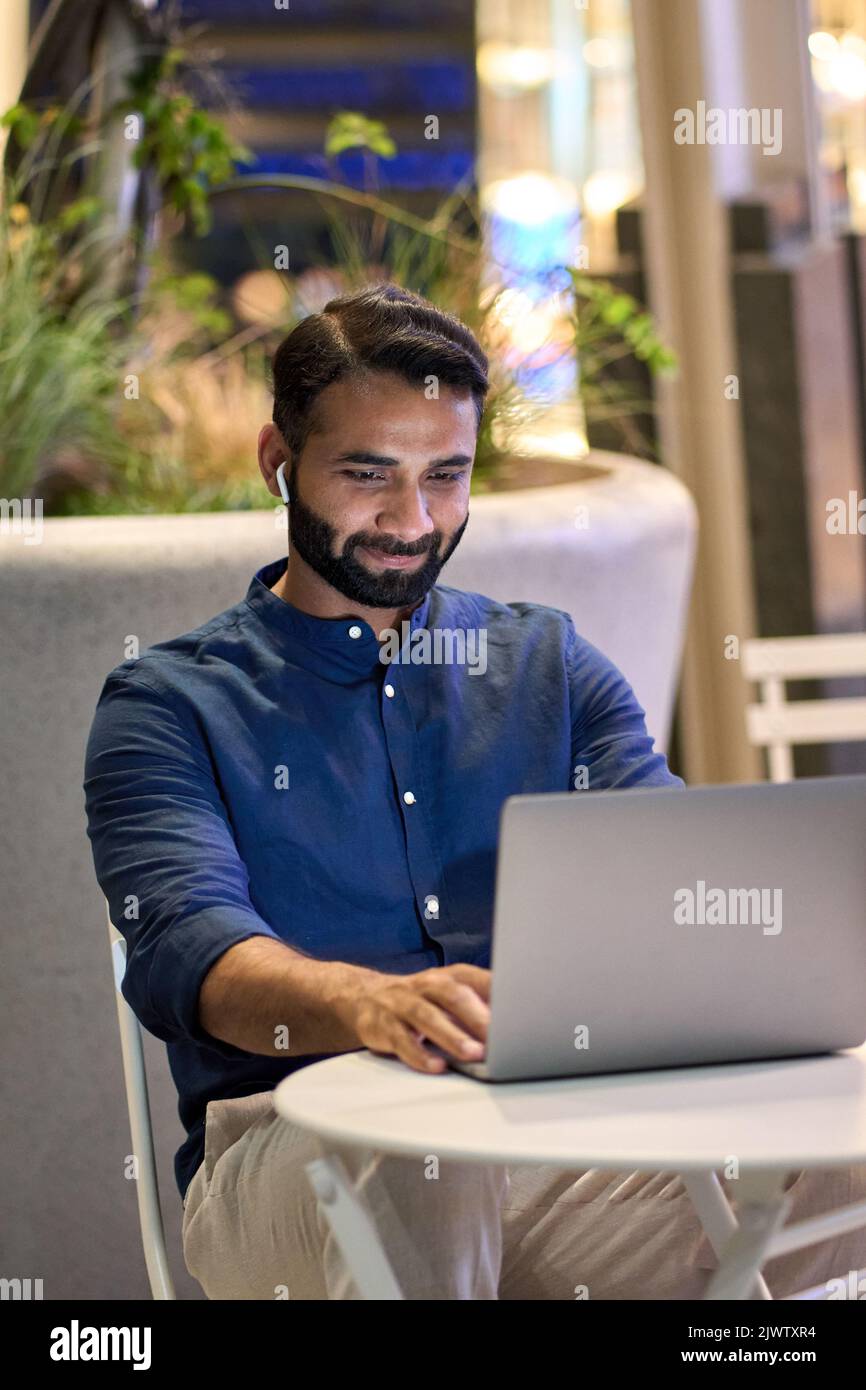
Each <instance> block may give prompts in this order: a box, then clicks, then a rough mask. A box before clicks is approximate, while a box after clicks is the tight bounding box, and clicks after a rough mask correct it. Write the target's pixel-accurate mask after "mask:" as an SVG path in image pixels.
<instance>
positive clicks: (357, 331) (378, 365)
mask: <svg viewBox="0 0 866 1390" xmlns="http://www.w3.org/2000/svg"><path fill="white" fill-rule="evenodd" d="M487 365H488V364H487V358H486V356H485V355H484V353H483V352H482V350H481V348H480V346H479V344H478V342H477V340H476V338H475V336H474V334H472V333H471V332H470V330H469V329H468V328H467V327H466V325H465V324H464V323H461V322H460V320H459V319H456V318H453V317H452V315H451V314H445V313H443V312H442V310H441V309H437V308H436V306H435V305H434V304H431V303H430V302H429V300H426V299H422V297H421V296H420V295H419V294H413V293H412V291H411V290H404V289H400V287H399V286H398V285H373V286H371V287H370V288H368V289H364V290H359V291H357V292H356V293H354V294H347V295H343V296H341V297H340V298H339V299H332V300H331V301H330V303H329V304H326V305H325V308H324V310H323V311H322V313H321V314H311V315H310V316H309V317H308V318H305V319H303V320H302V321H301V322H300V323H299V324H298V325H297V326H296V327H295V328H293V329H292V331H291V333H290V334H289V335H288V337H286V338H284V339H283V341H282V342H281V343H280V346H279V347H278V348H277V350H276V352H275V353H274V358H273V362H272V364H271V372H272V378H273V391H274V415H273V419H274V424H275V425H276V426H277V428H278V429H279V431H280V433H281V434H282V436H283V439H284V440H285V441H286V444H287V446H288V448H289V451H290V453H291V454H292V456H293V458H294V459H297V457H298V455H299V454H300V452H301V450H302V449H303V447H304V443H305V441H306V439H307V436H308V434H309V432H310V429H311V425H312V421H311V412H312V407H313V405H314V403H315V401H316V398H317V397H318V396H319V394H320V393H321V392H322V391H324V389H325V387H326V386H330V385H331V383H332V382H334V381H339V380H340V378H341V377H345V376H351V375H352V374H353V373H355V372H359V371H363V370H364V369H369V370H379V371H388V372H397V373H398V374H399V375H400V376H402V377H404V378H405V379H406V380H407V381H411V382H417V383H418V384H419V385H422V384H424V383H425V380H426V378H427V377H429V376H435V377H437V378H438V380H439V381H440V382H444V383H445V385H447V386H466V387H468V388H469V389H470V390H471V392H472V394H473V396H474V398H475V406H476V410H477V412H478V422H479V424H480V423H481V415H482V412H483V410H484V397H485V395H486V394H487V388H488V381H487Z"/></svg>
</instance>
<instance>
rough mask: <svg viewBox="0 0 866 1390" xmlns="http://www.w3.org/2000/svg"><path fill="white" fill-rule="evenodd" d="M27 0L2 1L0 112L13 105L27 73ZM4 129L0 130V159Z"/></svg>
mask: <svg viewBox="0 0 866 1390" xmlns="http://www.w3.org/2000/svg"><path fill="white" fill-rule="evenodd" d="M29 9H30V6H29V4H28V0H4V3H3V18H2V22H0V24H2V27H0V115H2V113H3V112H4V111H8V110H9V107H10V106H14V105H15V102H16V101H17V100H18V95H19V93H20V91H21V88H22V86H23V85H24V78H25V76H26V74H27V41H28V19H29ZM6 138H7V132H6V131H5V130H2V131H0V159H2V158H3V148H4V146H5V143H6Z"/></svg>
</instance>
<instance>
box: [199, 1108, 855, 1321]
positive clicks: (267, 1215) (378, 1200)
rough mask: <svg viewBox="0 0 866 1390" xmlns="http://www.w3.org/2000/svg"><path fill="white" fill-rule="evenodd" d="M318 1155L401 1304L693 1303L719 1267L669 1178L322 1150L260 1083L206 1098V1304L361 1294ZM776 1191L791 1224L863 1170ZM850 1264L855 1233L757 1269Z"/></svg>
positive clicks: (785, 1281)
mask: <svg viewBox="0 0 866 1390" xmlns="http://www.w3.org/2000/svg"><path fill="white" fill-rule="evenodd" d="M324 1153H329V1154H338V1155H339V1156H340V1158H341V1159H342V1161H343V1163H344V1164H345V1166H346V1169H347V1171H348V1173H349V1176H350V1177H351V1178H352V1179H353V1181H354V1183H355V1186H356V1188H357V1189H358V1191H359V1192H360V1193H361V1195H362V1197H363V1200H364V1202H365V1204H366V1206H367V1209H368V1210H369V1212H370V1215H371V1216H372V1218H373V1221H374V1222H375V1225H376V1229H377V1231H378V1233H379V1237H380V1239H381V1242H382V1246H383V1248H384V1250H385V1252H386V1254H387V1256H388V1258H389V1260H390V1263H391V1267H392V1269H393V1270H394V1274H395V1277H396V1279H397V1282H398V1283H399V1285H400V1288H401V1289H402V1291H403V1294H404V1296H405V1297H406V1298H407V1299H425V1300H426V1299H434V1300H447V1299H497V1298H499V1299H531V1300H534V1299H570V1300H571V1299H578V1298H584V1299H585V1298H588V1299H590V1300H592V1299H688V1298H699V1297H700V1296H701V1294H702V1292H703V1290H704V1288H705V1287H706V1283H707V1280H708V1279H709V1278H710V1277H711V1271H712V1270H713V1269H715V1268H716V1260H715V1256H714V1255H713V1252H712V1250H711V1248H710V1246H709V1243H708V1241H707V1240H706V1238H705V1237H704V1236H703V1235H702V1231H701V1226H700V1223H699V1221H698V1219H697V1216H696V1215H695V1212H694V1210H693V1208H692V1205H691V1201H690V1199H689V1197H688V1194H687V1193H686V1191H685V1189H684V1187H683V1185H682V1182H681V1180H680V1179H679V1178H678V1177H676V1175H675V1174H672V1173H660V1174H652V1173H610V1172H601V1171H600V1170H598V1169H591V1170H588V1171H583V1172H564V1171H562V1170H560V1169H557V1168H553V1167H545V1166H540V1165H533V1166H513V1165H507V1166H506V1165H493V1164H474V1163H463V1162H452V1161H450V1160H443V1161H442V1162H440V1163H438V1165H437V1164H436V1162H435V1155H433V1154H431V1155H423V1156H418V1157H410V1158H407V1157H405V1156H401V1157H398V1156H394V1155H389V1154H383V1153H378V1152H375V1151H373V1150H371V1149H362V1148H355V1147H347V1146H341V1145H334V1144H332V1143H330V1142H328V1143H327V1144H322V1143H321V1142H320V1141H319V1140H317V1139H316V1138H315V1137H314V1136H312V1135H310V1134H309V1133H307V1132H306V1131H304V1130H300V1129H298V1128H297V1127H296V1126H294V1125H291V1124H289V1123H288V1122H287V1121H285V1120H282V1119H280V1118H279V1116H278V1115H277V1114H276V1112H275V1110H274V1105H273V1091H263V1092H261V1093H259V1094H257V1095H254V1096H245V1097H242V1098H240V1099H236V1100H219V1101H211V1102H210V1104H209V1105H208V1108H207V1121H206V1133H205V1156H204V1161H203V1162H202V1163H201V1165H200V1166H199V1168H198V1170H197V1172H196V1173H195V1175H194V1177H193V1180H192V1182H191V1184H190V1186H189V1189H188V1191H187V1195H186V1201H185V1203H184V1213H183V1249H184V1259H185V1261H186V1265H187V1268H188V1270H189V1272H190V1274H192V1275H193V1277H194V1278H195V1279H197V1280H198V1282H199V1283H200V1284H201V1286H202V1288H203V1289H204V1291H205V1293H206V1294H207V1296H208V1298H211V1299H279V1298H289V1299H301V1300H307V1299H312V1300H316V1299H356V1298H358V1297H359V1294H358V1291H357V1289H356V1287H355V1284H354V1282H353V1280H352V1278H351V1276H350V1274H349V1272H348V1270H347V1268H346V1266H345V1263H344V1261H343V1259H342V1257H341V1255H340V1252H339V1250H338V1249H337V1246H336V1243H335V1241H334V1238H333V1236H332V1235H331V1232H330V1228H329V1226H328V1223H327V1221H326V1220H325V1218H324V1217H323V1216H322V1215H321V1213H320V1211H319V1210H318V1206H317V1202H316V1199H315V1196H314V1194H313V1191H312V1188H311V1187H310V1183H309V1180H308V1178H307V1175H306V1172H305V1165H306V1164H307V1163H309V1162H310V1161H311V1160H312V1159H314V1158H319V1157H321V1156H322V1155H323V1154H324ZM723 1182H724V1186H725V1188H726V1190H727V1192H728V1196H729V1199H730V1200H732V1201H734V1200H735V1196H736V1193H735V1190H734V1189H735V1188H736V1183H731V1182H728V1181H725V1180H723ZM786 1186H787V1187H788V1188H789V1190H790V1194H791V1197H792V1208H791V1211H790V1213H789V1216H788V1221H797V1220H801V1219H803V1218H805V1217H807V1216H813V1215H818V1214H819V1213H821V1212H824V1211H827V1210H829V1209H831V1208H834V1207H837V1206H844V1205H846V1204H847V1203H849V1202H854V1201H862V1200H866V1165H863V1166H858V1167H855V1168H840V1169H821V1170H818V1169H813V1170H811V1171H803V1172H798V1173H792V1174H791V1175H790V1176H789V1178H788V1181H787V1184H786ZM735 1210H736V1208H735ZM860 1268H866V1230H858V1231H855V1232H852V1233H851V1234H849V1235H847V1236H843V1237H840V1238H839V1239H836V1240H829V1241H823V1242H822V1243H821V1244H820V1245H816V1246H812V1247H811V1248H810V1249H807V1250H803V1251H795V1252H793V1253H792V1254H789V1255H784V1256H781V1257H779V1258H777V1259H775V1260H772V1261H770V1262H769V1263H768V1264H767V1265H766V1266H765V1268H764V1277H765V1278H766V1280H767V1283H768V1285H769V1288H770V1291H771V1293H772V1294H773V1296H774V1298H782V1297H784V1296H785V1295H786V1294H788V1293H793V1292H795V1291H796V1290H798V1289H801V1288H805V1287H809V1286H811V1285H815V1284H820V1283H823V1282H824V1281H825V1280H828V1279H830V1278H834V1277H837V1276H841V1277H847V1274H848V1271H849V1270H852V1269H860Z"/></svg>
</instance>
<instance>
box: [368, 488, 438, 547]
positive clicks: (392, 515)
mask: <svg viewBox="0 0 866 1390" xmlns="http://www.w3.org/2000/svg"><path fill="white" fill-rule="evenodd" d="M389 493H390V495H389V497H388V502H387V505H386V506H385V507H383V508H382V510H381V511H380V512H379V513H378V514H377V516H376V529H377V530H378V531H380V532H381V533H382V535H383V536H389V537H390V538H391V539H392V540H395V541H396V540H399V541H401V542H402V543H403V545H417V544H418V543H419V542H420V541H421V540H422V538H423V537H424V536H428V535H430V534H431V532H433V531H435V530H436V527H435V525H434V523H433V520H432V518H431V516H430V513H429V511H428V510H427V500H426V498H425V496H424V493H423V491H422V490H421V489H420V488H419V487H418V486H417V485H415V484H414V483H408V482H407V483H403V484H399V485H397V486H395V487H393V488H391V489H389Z"/></svg>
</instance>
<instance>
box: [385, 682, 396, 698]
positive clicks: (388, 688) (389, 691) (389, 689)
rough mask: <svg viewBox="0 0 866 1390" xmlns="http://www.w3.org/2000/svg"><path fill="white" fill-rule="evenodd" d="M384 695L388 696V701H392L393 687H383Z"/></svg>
mask: <svg viewBox="0 0 866 1390" xmlns="http://www.w3.org/2000/svg"><path fill="white" fill-rule="evenodd" d="M385 694H386V695H387V696H388V699H389V700H393V698H394V687H393V685H386V686H385Z"/></svg>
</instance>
